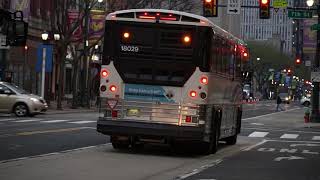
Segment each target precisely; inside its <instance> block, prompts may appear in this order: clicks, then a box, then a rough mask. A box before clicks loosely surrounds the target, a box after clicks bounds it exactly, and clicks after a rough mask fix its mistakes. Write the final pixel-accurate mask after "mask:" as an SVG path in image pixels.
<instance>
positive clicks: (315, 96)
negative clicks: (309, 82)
mask: <svg viewBox="0 0 320 180" xmlns="http://www.w3.org/2000/svg"><path fill="white" fill-rule="evenodd" d="M317 14H318V24H320V0H318V4H317ZM319 64H320V30H317V48H316V57H315V60H314V66H313V67H314V68H315V69H319ZM313 85H314V88H313V91H312V114H311V121H312V122H320V113H319V82H314V84H313Z"/></svg>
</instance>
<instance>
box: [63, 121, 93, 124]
mask: <svg viewBox="0 0 320 180" xmlns="http://www.w3.org/2000/svg"><path fill="white" fill-rule="evenodd" d="M95 122H97V121H73V122H68V123H71V124H87V123H95Z"/></svg>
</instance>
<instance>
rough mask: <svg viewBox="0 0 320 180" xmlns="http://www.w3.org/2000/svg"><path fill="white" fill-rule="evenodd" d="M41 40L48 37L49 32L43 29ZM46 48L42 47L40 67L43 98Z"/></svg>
mask: <svg viewBox="0 0 320 180" xmlns="http://www.w3.org/2000/svg"><path fill="white" fill-rule="evenodd" d="M41 38H42V40H43V41H44V42H45V41H47V40H48V38H49V33H48V32H46V31H44V32H43V33H42V34H41ZM46 53H47V49H46V48H45V47H43V48H42V68H41V70H42V71H41V97H42V98H44V84H45V76H46V56H47V54H46Z"/></svg>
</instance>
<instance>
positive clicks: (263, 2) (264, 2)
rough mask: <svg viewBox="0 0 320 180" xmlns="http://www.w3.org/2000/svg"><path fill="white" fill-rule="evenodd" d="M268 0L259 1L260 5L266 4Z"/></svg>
mask: <svg viewBox="0 0 320 180" xmlns="http://www.w3.org/2000/svg"><path fill="white" fill-rule="evenodd" d="M268 1H269V0H261V3H262V4H267V3H268Z"/></svg>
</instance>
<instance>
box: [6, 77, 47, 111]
mask: <svg viewBox="0 0 320 180" xmlns="http://www.w3.org/2000/svg"><path fill="white" fill-rule="evenodd" d="M47 109H48V105H47V103H46V101H45V100H44V99H43V98H41V97H39V96H37V95H33V94H29V93H27V92H26V91H25V90H23V89H21V88H19V87H18V86H15V85H13V84H10V83H7V82H1V81H0V113H14V114H15V115H16V116H18V117H23V116H28V115H29V116H32V115H35V114H39V113H40V112H43V111H46V110H47Z"/></svg>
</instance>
